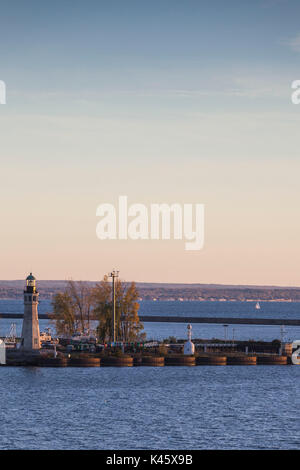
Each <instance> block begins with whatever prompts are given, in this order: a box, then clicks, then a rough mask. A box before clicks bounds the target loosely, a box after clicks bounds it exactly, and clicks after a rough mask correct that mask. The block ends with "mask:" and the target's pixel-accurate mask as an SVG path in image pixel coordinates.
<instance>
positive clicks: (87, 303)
mask: <svg viewBox="0 0 300 470" xmlns="http://www.w3.org/2000/svg"><path fill="white" fill-rule="evenodd" d="M91 294H92V290H91V288H90V287H89V286H88V285H87V284H86V283H85V282H82V281H78V282H75V281H72V280H70V281H68V282H67V286H66V288H65V290H64V291H63V292H59V293H58V294H56V295H55V296H54V297H53V300H52V308H53V315H52V319H53V321H54V323H55V327H56V331H57V333H58V334H63V335H66V336H71V335H72V334H74V333H76V332H80V333H83V332H84V331H85V330H86V329H89V328H90V317H91V311H92V295H91Z"/></svg>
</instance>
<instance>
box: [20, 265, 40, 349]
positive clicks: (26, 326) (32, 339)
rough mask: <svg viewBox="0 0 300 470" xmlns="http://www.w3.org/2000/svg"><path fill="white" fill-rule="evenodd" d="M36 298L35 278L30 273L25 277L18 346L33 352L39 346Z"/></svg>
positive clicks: (37, 297)
mask: <svg viewBox="0 0 300 470" xmlns="http://www.w3.org/2000/svg"><path fill="white" fill-rule="evenodd" d="M38 299H39V293H38V291H37V289H36V279H35V277H34V276H33V275H32V273H30V275H29V276H28V277H27V279H26V288H25V290H24V319H23V327H22V336H21V346H20V349H21V350H22V351H24V352H27V351H28V352H33V351H37V350H39V349H40V348H41V342H40V328H39V319H38V303H39V302H38Z"/></svg>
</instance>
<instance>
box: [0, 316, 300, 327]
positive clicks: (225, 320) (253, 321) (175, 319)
mask: <svg viewBox="0 0 300 470" xmlns="http://www.w3.org/2000/svg"><path fill="white" fill-rule="evenodd" d="M139 317H140V320H141V321H142V322H145V323H147V322H151V323H165V322H166V323H212V324H222V325H224V324H228V325H279V326H280V325H285V326H300V319H286V318H235V317H195V316H184V317H182V316H165V315H140V316H139ZM0 318H10V319H12V320H13V319H18V318H19V319H22V318H23V313H0ZM50 318H51V315H50V314H47V313H40V314H39V319H40V320H48V319H50Z"/></svg>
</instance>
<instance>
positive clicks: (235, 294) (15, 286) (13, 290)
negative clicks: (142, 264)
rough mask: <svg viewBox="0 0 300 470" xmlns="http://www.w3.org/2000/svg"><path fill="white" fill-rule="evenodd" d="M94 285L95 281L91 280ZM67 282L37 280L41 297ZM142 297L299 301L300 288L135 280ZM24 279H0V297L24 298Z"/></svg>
mask: <svg viewBox="0 0 300 470" xmlns="http://www.w3.org/2000/svg"><path fill="white" fill-rule="evenodd" d="M87 284H88V285H90V286H91V287H93V286H95V284H96V283H95V282H88V283H87ZM65 286H66V281H38V289H39V292H40V298H41V299H51V298H52V297H53V295H55V294H57V293H58V292H59V291H61V290H62V289H64V287H65ZM136 286H137V288H138V291H139V296H140V298H141V299H142V300H153V299H156V300H219V301H220V300H227V301H229V300H237V301H246V300H253V301H257V300H261V301H271V300H273V301H276V300H277V301H278V300H281V301H292V302H300V288H296V287H293V288H292V287H291V288H287V287H263V286H262V287H260V286H225V285H214V284H212V285H209V284H159V283H157V284H155V283H144V282H143V283H136ZM23 288H24V281H0V298H1V299H22V298H23Z"/></svg>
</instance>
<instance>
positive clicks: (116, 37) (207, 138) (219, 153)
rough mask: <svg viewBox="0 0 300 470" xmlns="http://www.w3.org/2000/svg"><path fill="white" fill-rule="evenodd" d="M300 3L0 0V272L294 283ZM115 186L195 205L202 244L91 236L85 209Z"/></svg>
mask: <svg viewBox="0 0 300 470" xmlns="http://www.w3.org/2000/svg"><path fill="white" fill-rule="evenodd" d="M299 13H300V4H299V2H298V1H296V0H295V1H289V0H286V1H285V0H282V1H281V0H261V1H258V0H256V1H252V2H241V1H233V0H230V1H227V2H224V1H211V2H200V1H188V0H187V1H184V2H183V1H174V0H172V1H171V0H169V1H166V0H165V1H152V2H146V1H127V2H124V1H110V2H104V1H87V2H78V1H60V2H58V1H52V2H47V3H46V2H38V1H27V2H24V1H3V2H1V15H0V59H1V60H0V79H1V80H4V81H5V82H6V85H7V105H6V106H0V138H1V150H0V154H1V162H2V163H1V167H2V184H1V188H0V195H1V200H2V203H3V205H2V223H3V227H4V229H3V233H2V245H3V246H5V250H3V253H2V263H1V267H0V277H2V278H6V277H8V278H16V277H22V276H23V273H24V272H26V271H27V270H28V269H32V270H34V271H35V272H36V273H37V275H38V276H39V277H40V278H45V279H47V278H48V279H49V278H66V277H70V276H73V277H75V278H78V279H96V278H98V277H99V275H101V274H102V273H104V272H106V271H108V270H110V269H111V268H112V267H114V266H116V267H118V268H119V269H120V270H121V272H122V273H123V275H124V277H125V278H129V279H136V280H140V281H143V280H144V281H151V280H152V281H153V280H157V281H165V282H171V281H174V282H224V283H226V282H227V283H247V284H251V283H252V284H256V283H261V284H284V285H290V284H293V285H300V275H299V272H300V270H299V269H298V268H299V262H300V252H299V248H298V239H299V234H300V233H299V232H300V224H299V222H298V221H297V216H296V215H297V211H298V205H297V201H298V200H299V189H298V179H297V174H299V169H300V168H299V144H298V140H299V139H298V133H299V131H298V130H299V120H300V106H298V107H297V106H295V105H292V104H291V99H290V95H291V83H292V81H293V80H296V79H300V70H299V59H300V26H299ZM120 194H127V195H128V197H129V198H130V199H131V200H132V202H141V203H151V202H169V203H171V202H180V203H184V202H199V203H204V204H205V205H206V213H207V221H206V245H205V249H204V250H203V251H202V252H201V253H198V254H195V255H194V256H190V255H187V254H186V253H184V251H183V248H182V246H181V244H178V243H175V242H174V243H170V244H169V245H166V242H157V243H154V242H148V243H143V242H140V243H139V242H136V243H131V242H128V243H127V244H126V243H125V244H124V242H122V243H121V242H116V243H110V242H107V243H104V242H100V241H99V240H97V239H96V237H95V227H96V222H97V221H96V218H95V212H96V207H97V206H98V204H100V203H101V202H115V201H116V200H117V198H118V196H119V195H120ZM160 262H161V267H160V268H159V270H158V268H157V267H158V264H159V263H160ZM99 272H100V274H99Z"/></svg>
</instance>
